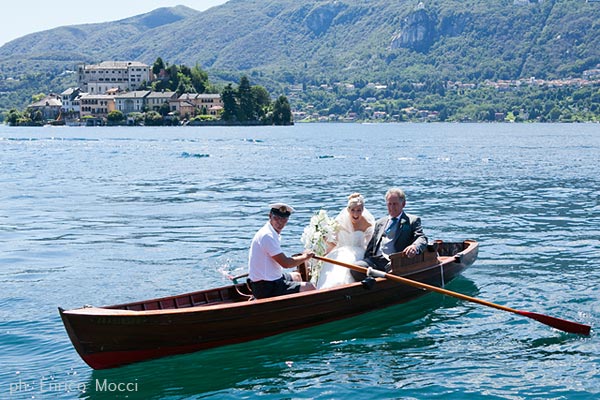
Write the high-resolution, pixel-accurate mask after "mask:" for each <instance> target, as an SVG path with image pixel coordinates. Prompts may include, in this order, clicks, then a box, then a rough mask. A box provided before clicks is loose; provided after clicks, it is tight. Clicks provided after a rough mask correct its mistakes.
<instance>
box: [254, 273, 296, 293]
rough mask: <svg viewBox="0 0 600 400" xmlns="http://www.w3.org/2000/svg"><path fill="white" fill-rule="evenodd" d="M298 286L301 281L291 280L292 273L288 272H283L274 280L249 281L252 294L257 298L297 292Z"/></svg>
mask: <svg viewBox="0 0 600 400" xmlns="http://www.w3.org/2000/svg"><path fill="white" fill-rule="evenodd" d="M300 286H301V282H296V281H294V280H292V275H291V274H290V273H289V272H284V273H283V275H282V277H281V278H279V279H277V280H274V281H258V282H252V281H250V287H251V288H252V294H253V295H254V297H255V298H257V299H264V298H267V297H275V296H283V295H284V294H292V293H298V292H299V291H300Z"/></svg>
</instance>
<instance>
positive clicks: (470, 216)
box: [0, 124, 600, 399]
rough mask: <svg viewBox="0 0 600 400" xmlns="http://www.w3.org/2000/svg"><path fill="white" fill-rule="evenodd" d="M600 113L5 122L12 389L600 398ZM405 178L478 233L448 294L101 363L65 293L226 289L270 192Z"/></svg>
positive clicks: (329, 205) (83, 393)
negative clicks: (517, 117)
mask: <svg viewBox="0 0 600 400" xmlns="http://www.w3.org/2000/svg"><path fill="white" fill-rule="evenodd" d="M599 156H600V125H598V124H578V125H575V124H573V125H552V124H536V125H520V124H519V125H509V124H398V125H393V124H390V125H355V124H352V125H350V124H349V125H344V124H339V125H337V124H324V125H319V124H314V125H296V126H294V127H281V128H279V127H277V128H276V127H251V128H222V127H210V128H73V127H61V128H9V127H4V126H0V171H1V172H0V355H1V356H0V357H1V361H0V365H2V367H1V368H0V398H11V399H12V398H14V399H21V398H23V399H25V398H36V399H40V398H41V399H45V398H84V399H87V398H91V399H96V398H100V399H102V398H107V399H109V398H115V397H116V398H136V399H137V398H144V399H200V398H202V399H204V398H210V399H239V398H256V397H260V398H263V399H300V398H302V399H306V398H311V399H341V398H348V397H350V396H352V398H360V399H382V398H384V399H397V398H403V399H404V398H406V399H421V398H433V399H435V398H440V399H441V398H443V399H463V398H473V399H478V398H485V399H592V398H597V397H598V396H599V395H600V346H599V341H598V334H597V329H598V326H600V294H599V293H598V282H599V281H600V272H599V269H598V263H597V260H598V259H599V258H600V205H599V198H600V192H599V188H600V182H599V181H600V174H599V172H600V169H599V167H598V159H599ZM392 185H394V186H395V185H397V186H401V187H403V188H404V189H405V190H406V192H407V195H408V204H407V211H408V212H413V213H415V214H418V215H420V216H421V217H422V220H423V226H424V229H425V232H426V234H427V236H428V237H429V238H430V239H431V240H433V239H443V240H447V241H451V240H463V239H467V238H469V239H476V240H478V241H479V242H480V245H481V247H480V255H479V259H478V260H477V262H476V263H475V264H474V265H473V266H472V267H471V268H470V269H469V270H467V271H466V272H465V273H464V274H463V276H462V277H461V278H459V279H458V280H456V281H454V282H453V283H452V284H451V285H450V286H449V287H448V289H450V290H454V291H457V292H461V293H465V294H467V295H470V296H475V297H478V298H482V299H485V300H488V301H492V302H495V303H499V304H503V305H507V306H510V307H513V308H517V309H522V310H526V311H534V312H539V313H544V314H549V315H552V316H555V317H560V318H565V319H569V320H574V321H577V322H581V323H585V324H588V325H591V326H592V329H593V330H592V334H591V335H590V336H589V337H580V336H577V335H570V334H565V333H562V332H559V331H556V330H553V329H551V328H549V327H548V326H546V325H543V324H540V323H538V322H535V321H532V320H530V319H527V318H523V317H519V316H516V315H513V314H510V313H506V312H502V311H498V310H494V309H491V308H486V307H483V306H480V305H476V304H472V303H466V302H463V301H460V300H457V299H454V298H449V297H444V296H441V295H438V294H429V295H427V296H425V297H423V298H421V299H419V300H417V301H414V302H411V303H408V304H405V305H399V306H394V307H391V308H388V309H385V310H382V311H378V312H373V313H369V314H366V315H363V316H360V317H357V318H352V319H348V320H344V321H339V322H335V323H332V324H328V325H324V326H321V327H316V328H311V329H307V330H302V331H297V332H293V333H289V334H284V335H280V336H277V337H273V338H268V339H264V340H259V341H255V342H251V343H246V344H240V345H235V346H229V347H224V348H220V349H213V350H209V351H203V352H198V353H194V354H189V355H183V356H176V357H170V358H164V359H160V360H154V361H149V362H144V363H139V364H134V365H130V366H126V367H122V368H118V369H114V370H105V371H92V370H91V369H90V368H89V367H88V366H87V365H86V364H85V363H83V361H81V359H80V358H79V356H78V355H77V353H76V352H75V350H74V349H73V347H72V346H71V343H70V341H69V339H68V337H67V335H66V333H65V331H64V328H63V326H62V323H61V321H60V318H59V316H58V312H57V307H59V306H61V307H64V308H75V307H80V306H82V305H84V304H93V305H107V304H116V303H123V302H127V301H134V300H141V299H145V298H151V297H158V296H166V295H172V294H177V293H182V292H187V291H193V290H200V289H205V288H209V287H213V286H217V285H219V286H220V285H226V284H228V280H227V279H226V278H225V277H224V273H225V272H226V273H230V274H238V273H242V272H244V271H245V263H246V259H247V247H248V245H249V242H250V240H251V238H252V236H253V234H254V232H255V231H256V230H257V229H258V228H260V226H262V224H263V223H264V221H265V220H266V214H267V212H268V210H267V207H266V205H267V204H268V203H269V202H272V201H285V202H289V203H290V204H292V205H293V206H295V207H296V209H297V212H296V213H295V214H294V215H293V216H292V218H291V219H290V222H289V223H288V226H287V227H286V228H285V230H284V232H283V244H284V248H285V249H286V251H287V252H288V253H292V252H296V251H299V250H300V249H301V247H302V245H301V243H300V235H301V234H302V230H303V228H304V226H306V224H307V223H308V221H309V219H310V217H311V215H312V214H313V213H314V212H316V211H318V210H319V209H320V208H324V209H325V210H327V211H328V213H330V214H331V215H335V214H337V212H338V211H339V209H341V208H342V207H344V205H345V198H346V196H347V195H348V194H350V193H352V192H354V191H360V192H361V193H363V194H364V196H365V197H366V201H367V207H368V208H369V209H370V211H371V212H372V213H373V214H374V215H375V216H376V217H379V216H383V215H384V214H385V203H384V200H383V195H384V193H385V191H386V190H387V188H388V187H389V186H392Z"/></svg>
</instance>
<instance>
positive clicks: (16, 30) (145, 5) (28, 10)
mask: <svg viewBox="0 0 600 400" xmlns="http://www.w3.org/2000/svg"><path fill="white" fill-rule="evenodd" d="M226 2H227V0H196V1H194V0H102V1H89V2H88V1H81V0H54V1H49V0H10V1H7V2H4V4H2V25H0V46H2V45H4V44H5V43H7V42H9V41H11V40H13V39H17V38H20V37H21V36H25V35H27V34H29V33H34V32H39V31H45V30H47V29H52V28H57V27H59V26H66V25H80V24H91V23H97V22H109V21H117V20H120V19H123V18H129V17H133V16H135V15H139V14H144V13H147V12H150V11H152V10H155V9H157V8H160V7H173V6H177V5H183V6H187V7H190V8H193V9H195V10H198V11H204V10H206V9H208V8H210V7H214V6H217V5H220V4H223V3H226Z"/></svg>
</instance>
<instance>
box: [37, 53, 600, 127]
mask: <svg viewBox="0 0 600 400" xmlns="http://www.w3.org/2000/svg"><path fill="white" fill-rule="evenodd" d="M76 73H77V83H78V86H77V87H75V88H68V89H66V90H65V91H63V92H62V93H60V94H49V95H47V96H45V97H44V98H43V99H40V100H38V101H36V102H34V103H32V104H30V105H29V106H28V107H27V109H28V110H29V112H30V113H31V114H33V113H35V112H38V115H40V116H41V119H43V121H44V122H45V123H47V124H52V125H88V126H90V125H92V126H93V125H104V124H106V123H107V121H109V123H110V120H111V118H110V114H111V112H114V111H116V112H117V114H118V115H121V116H122V117H123V118H124V120H122V121H118V123H120V124H121V123H126V124H128V125H138V124H143V123H144V121H143V120H141V117H142V116H143V115H144V113H148V112H154V114H155V116H156V117H157V118H158V117H160V120H161V123H160V124H173V125H175V124H177V125H179V124H190V123H191V124H194V123H198V122H200V121H202V122H200V123H207V122H208V123H210V122H213V123H219V122H220V121H219V120H220V118H221V115H222V113H223V110H224V103H223V99H222V98H221V94H218V93H201V94H198V93H183V94H180V95H178V93H177V92H173V91H160V92H156V91H151V90H139V88H140V86H143V85H142V84H143V83H146V82H150V81H151V80H152V78H155V77H153V73H152V68H151V67H150V66H148V65H146V64H144V63H141V62H137V61H104V62H101V63H99V64H94V65H89V64H79V65H78V66H77V71H76ZM599 78H600V65H598V66H597V67H596V68H595V69H592V70H588V71H585V72H584V73H583V77H582V78H569V79H559V80H552V81H545V80H539V79H535V78H530V79H521V80H515V81H495V82H492V81H485V82H483V83H482V84H479V85H476V84H473V83H461V82H447V83H446V89H447V90H450V91H452V90H457V91H458V90H469V89H474V88H475V87H476V86H489V87H492V88H494V89H495V90H496V91H498V92H502V91H511V90H514V89H517V88H519V87H523V86H538V87H555V88H556V87H569V86H571V87H584V86H588V85H597V84H598V82H599ZM334 85H345V86H346V88H347V89H352V88H353V87H350V88H349V87H348V85H349V86H353V85H352V84H349V83H346V84H343V83H335V84H334ZM415 85H418V84H415ZM367 86H372V88H373V89H374V90H375V91H385V90H386V88H387V86H386V85H380V84H375V83H369V84H368V85H367ZM303 90H305V89H304V88H303V87H302V85H290V86H289V87H288V88H287V92H288V93H289V97H290V99H293V98H295V95H296V93H297V92H298V91H303ZM311 90H324V91H331V90H333V86H331V85H330V84H328V85H321V86H320V87H313V88H311ZM358 100H360V101H361V102H362V103H363V109H364V110H365V111H366V112H367V115H368V119H371V120H380V121H384V120H395V118H394V117H397V116H395V115H391V114H389V113H388V112H386V111H385V110H377V109H376V108H375V107H371V105H372V104H373V103H375V102H376V101H377V99H376V98H369V97H367V98H365V99H358ZM313 111H314V112H313ZM369 111H370V112H369ZM401 112H402V113H404V114H405V115H409V116H410V115H411V114H412V115H413V116H414V117H415V118H414V119H415V120H418V121H436V120H439V118H438V112H436V111H431V110H426V109H415V108H414V107H409V108H406V109H402V110H401ZM353 114H355V113H350V112H349V113H347V114H346V115H336V114H330V115H326V116H323V115H319V114H318V113H317V112H316V110H311V106H310V104H309V105H308V106H306V107H305V109H304V110H292V117H293V119H292V121H296V122H300V121H323V122H325V121H348V122H351V121H353V120H356V119H357V115H353ZM495 119H496V121H502V120H504V119H505V115H504V113H496V115H495ZM147 122H148V120H147V119H146V123H147Z"/></svg>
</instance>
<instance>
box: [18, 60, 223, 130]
mask: <svg viewBox="0 0 600 400" xmlns="http://www.w3.org/2000/svg"><path fill="white" fill-rule="evenodd" d="M151 80H152V69H151V67H150V66H148V65H146V64H144V63H141V62H137V61H104V62H101V63H100V64H94V65H88V64H79V65H78V66H77V84H78V86H77V87H75V88H68V89H66V90H65V91H63V92H62V93H60V94H49V95H47V96H46V97H44V98H43V99H40V100H38V101H36V102H34V103H33V104H30V105H29V106H28V107H27V108H28V109H29V110H30V111H31V112H36V111H39V113H40V114H41V117H42V119H43V120H44V121H46V122H47V123H49V124H52V125H79V124H85V125H104V124H105V123H106V121H107V119H108V118H109V114H110V113H111V112H113V111H120V113H122V115H123V116H125V117H126V122H127V124H129V125H133V124H136V123H137V122H138V121H136V118H138V117H139V114H141V113H145V112H147V111H154V112H157V113H159V114H160V115H161V116H162V117H164V118H165V119H167V120H168V119H169V118H172V119H173V121H177V122H179V117H181V118H183V119H184V121H187V120H189V119H190V118H192V117H194V116H196V115H204V116H208V117H209V118H208V119H213V120H215V119H218V117H219V115H220V114H221V113H222V111H223V101H222V99H221V95H220V94H218V93H217V94H211V93H202V94H198V93H183V94H181V95H178V94H177V93H176V92H172V91H160V92H155V91H151V90H138V88H139V87H140V86H141V85H142V84H143V83H145V82H150V81H151Z"/></svg>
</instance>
